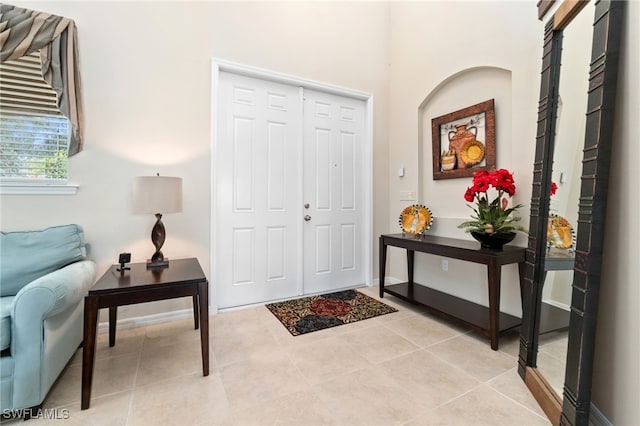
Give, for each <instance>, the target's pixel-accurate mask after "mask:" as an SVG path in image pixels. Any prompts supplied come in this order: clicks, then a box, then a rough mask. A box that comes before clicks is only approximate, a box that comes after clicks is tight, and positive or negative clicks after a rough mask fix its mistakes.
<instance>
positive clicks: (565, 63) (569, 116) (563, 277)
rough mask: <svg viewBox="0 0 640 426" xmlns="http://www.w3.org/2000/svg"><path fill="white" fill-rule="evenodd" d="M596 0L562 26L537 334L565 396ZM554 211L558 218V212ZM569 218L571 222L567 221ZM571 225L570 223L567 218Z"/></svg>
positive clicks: (541, 363)
mask: <svg viewBox="0 0 640 426" xmlns="http://www.w3.org/2000/svg"><path fill="white" fill-rule="evenodd" d="M593 16H594V5H593V2H592V3H591V4H589V5H587V7H585V8H584V9H583V10H582V11H581V12H580V13H579V14H578V15H577V16H576V17H575V18H574V19H573V20H572V21H571V23H570V24H569V25H568V26H567V28H565V29H564V30H563V39H562V54H561V57H560V63H561V65H560V82H559V85H558V107H557V116H556V132H555V145H554V152H553V171H552V178H551V179H552V181H553V182H555V183H556V184H557V191H556V193H555V195H552V196H551V200H550V205H549V216H550V223H549V232H548V235H547V246H548V251H547V253H546V257H547V259H546V261H545V264H546V265H547V267H546V269H547V272H546V277H545V279H544V287H543V290H542V307H541V317H540V330H539V333H540V336H539V340H538V345H539V346H538V358H537V360H538V370H539V371H540V373H541V374H542V375H543V376H544V377H545V378H546V379H547V381H548V382H549V384H550V385H551V386H552V387H553V388H554V390H555V391H556V393H557V394H558V397H559V398H561V397H562V385H563V383H564V376H565V363H566V356H567V336H568V327H569V311H570V306H571V283H572V281H573V266H574V263H573V257H574V248H575V241H574V238H573V236H574V235H575V231H576V228H577V220H578V200H579V196H580V183H581V179H580V174H581V172H582V148H583V145H584V136H585V135H584V132H585V120H586V117H585V112H586V108H587V93H588V88H589V87H588V85H589V59H590V54H591V39H592V23H593ZM554 217H555V218H554ZM565 221H566V222H565ZM567 223H568V225H569V226H570V227H569V226H566V224H567Z"/></svg>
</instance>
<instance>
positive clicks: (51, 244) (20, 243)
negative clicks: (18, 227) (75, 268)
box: [0, 225, 87, 296]
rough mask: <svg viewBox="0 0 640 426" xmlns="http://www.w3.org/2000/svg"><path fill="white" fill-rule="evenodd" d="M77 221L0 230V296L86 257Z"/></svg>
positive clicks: (11, 294)
mask: <svg viewBox="0 0 640 426" xmlns="http://www.w3.org/2000/svg"><path fill="white" fill-rule="evenodd" d="M86 254H87V252H86V248H85V243H84V233H83V232H82V228H81V227H80V226H78V225H63V226H54V227H51V228H47V229H44V230H42V231H26V232H1V233H0V283H2V285H0V296H15V295H16V294H17V293H18V291H20V289H21V288H22V287H24V286H25V285H27V284H29V283H30V282H31V281H33V280H35V279H37V278H40V277H42V276H44V275H46V274H48V273H50V272H53V271H55V270H57V269H60V268H62V267H63V266H66V265H69V264H71V263H74V262H77V261H79V260H82V259H84V258H85V257H86Z"/></svg>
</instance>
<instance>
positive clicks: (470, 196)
mask: <svg viewBox="0 0 640 426" xmlns="http://www.w3.org/2000/svg"><path fill="white" fill-rule="evenodd" d="M475 196H476V190H475V189H474V188H473V187H471V188H467V192H465V193H464V199H465V200H467V201H468V202H470V203H471V202H473V198H474V197H475Z"/></svg>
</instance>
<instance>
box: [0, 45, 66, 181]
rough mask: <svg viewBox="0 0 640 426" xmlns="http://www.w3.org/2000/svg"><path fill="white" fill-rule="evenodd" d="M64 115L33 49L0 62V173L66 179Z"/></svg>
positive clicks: (38, 54)
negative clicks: (18, 56)
mask: <svg viewBox="0 0 640 426" xmlns="http://www.w3.org/2000/svg"><path fill="white" fill-rule="evenodd" d="M69 127H70V126H69V120H68V119H67V118H66V117H64V116H63V115H62V114H61V113H60V111H59V109H58V106H57V96H56V93H55V92H54V91H53V89H52V88H51V87H50V86H49V85H48V84H47V83H46V82H45V81H44V79H43V78H42V73H41V71H40V53H39V52H38V51H36V52H34V53H31V54H29V55H26V56H23V57H22V58H20V59H16V60H11V61H6V62H3V63H2V64H0V178H1V179H4V180H7V179H11V180H14V179H18V180H22V179H30V180H32V179H47V180H51V179H53V180H66V178H67V151H68V147H69V138H70V128H69Z"/></svg>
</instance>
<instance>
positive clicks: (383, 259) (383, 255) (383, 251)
mask: <svg viewBox="0 0 640 426" xmlns="http://www.w3.org/2000/svg"><path fill="white" fill-rule="evenodd" d="M379 261H380V262H379V263H380V265H379V268H380V298H381V299H382V298H383V297H384V275H385V271H386V268H387V245H386V244H385V243H384V240H383V239H382V237H380V259H379Z"/></svg>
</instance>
